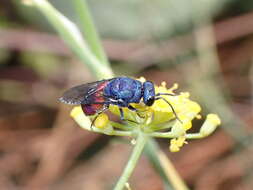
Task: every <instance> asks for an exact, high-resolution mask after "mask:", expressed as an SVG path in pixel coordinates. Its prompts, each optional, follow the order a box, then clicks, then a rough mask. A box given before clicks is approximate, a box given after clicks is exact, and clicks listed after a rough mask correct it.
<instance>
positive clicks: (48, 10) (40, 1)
mask: <svg viewBox="0 0 253 190" xmlns="http://www.w3.org/2000/svg"><path fill="white" fill-rule="evenodd" d="M32 2H33V5H35V6H36V7H37V8H38V9H39V10H40V11H41V13H43V14H44V15H45V16H46V18H47V19H48V21H49V22H50V24H52V26H53V27H54V28H55V30H56V31H57V32H58V33H59V34H60V36H61V37H62V39H63V40H64V41H65V42H66V43H67V44H68V45H69V47H70V48H71V49H72V50H73V52H75V54H76V55H77V56H78V57H79V58H80V59H81V60H82V62H83V63H84V64H85V65H87V66H88V67H89V69H90V70H91V71H92V72H93V73H94V74H95V75H96V76H97V78H99V79H105V78H111V77H112V75H113V73H112V70H111V68H110V67H108V66H107V65H105V64H102V63H101V61H100V60H99V59H97V57H96V56H95V55H94V54H93V53H92V51H91V50H90V49H89V47H88V46H89V45H87V44H86V43H85V41H84V39H83V37H82V35H81V33H80V31H79V30H78V28H77V27H76V25H75V24H74V23H72V22H71V21H70V20H69V19H67V18H66V17H65V16H64V15H63V14H61V13H60V12H59V11H58V10H56V9H55V8H54V7H53V6H52V5H51V4H50V3H49V2H48V1H46V0H32Z"/></svg>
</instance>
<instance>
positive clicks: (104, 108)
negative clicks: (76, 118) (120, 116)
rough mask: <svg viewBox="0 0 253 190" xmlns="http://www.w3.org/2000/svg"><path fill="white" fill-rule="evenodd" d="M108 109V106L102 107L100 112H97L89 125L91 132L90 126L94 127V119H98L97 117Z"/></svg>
mask: <svg viewBox="0 0 253 190" xmlns="http://www.w3.org/2000/svg"><path fill="white" fill-rule="evenodd" d="M108 108H109V106H108V105H106V106H105V107H103V108H102V109H101V110H99V112H98V113H97V115H96V116H95V117H94V119H93V120H92V121H91V124H90V129H91V130H92V126H93V125H94V123H95V121H96V119H97V118H98V116H99V115H100V114H101V113H103V112H105V111H106V110H107V109H108Z"/></svg>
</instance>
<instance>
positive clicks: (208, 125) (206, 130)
mask: <svg viewBox="0 0 253 190" xmlns="http://www.w3.org/2000/svg"><path fill="white" fill-rule="evenodd" d="M220 124H221V120H220V118H219V117H218V115H216V114H208V115H207V118H206V120H205V122H204V124H203V125H202V127H201V128H200V134H202V135H203V137H206V136H208V135H210V134H212V133H213V132H214V130H215V129H216V128H217V127H218V126H219V125H220Z"/></svg>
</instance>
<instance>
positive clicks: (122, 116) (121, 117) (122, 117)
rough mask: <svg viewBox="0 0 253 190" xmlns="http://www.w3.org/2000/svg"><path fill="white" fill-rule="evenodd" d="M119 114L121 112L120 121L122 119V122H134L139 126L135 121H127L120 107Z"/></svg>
mask: <svg viewBox="0 0 253 190" xmlns="http://www.w3.org/2000/svg"><path fill="white" fill-rule="evenodd" d="M119 112H120V119H121V120H122V121H130V122H133V123H136V124H138V123H137V122H136V121H133V120H130V119H125V118H124V112H123V109H122V108H120V107H119Z"/></svg>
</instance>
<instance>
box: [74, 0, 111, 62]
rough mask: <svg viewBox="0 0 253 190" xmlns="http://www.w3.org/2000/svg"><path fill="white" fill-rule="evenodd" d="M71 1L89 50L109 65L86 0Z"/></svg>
mask: <svg viewBox="0 0 253 190" xmlns="http://www.w3.org/2000/svg"><path fill="white" fill-rule="evenodd" d="M72 3H73V5H74V8H75V10H76V13H77V15H78V17H79V22H80V25H81V31H82V33H83V34H84V36H85V40H86V41H87V44H88V45H89V47H90V49H91V51H92V52H93V53H94V55H95V56H96V57H97V58H98V59H99V60H100V61H101V62H102V63H103V64H106V65H107V66H109V62H108V59H107V57H106V54H105V52H104V49H103V47H102V45H101V44H102V43H101V41H100V39H99V35H98V33H97V30H96V28H95V25H94V22H93V19H92V16H91V14H90V11H89V8H88V6H87V3H86V0H73V1H72Z"/></svg>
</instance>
